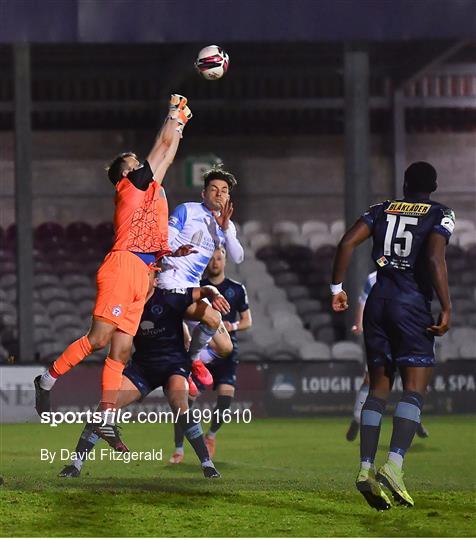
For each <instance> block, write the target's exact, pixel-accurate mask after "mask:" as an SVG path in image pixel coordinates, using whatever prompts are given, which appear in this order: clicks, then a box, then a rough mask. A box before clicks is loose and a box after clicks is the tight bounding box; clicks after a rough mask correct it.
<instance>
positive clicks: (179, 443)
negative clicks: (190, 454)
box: [174, 399, 195, 453]
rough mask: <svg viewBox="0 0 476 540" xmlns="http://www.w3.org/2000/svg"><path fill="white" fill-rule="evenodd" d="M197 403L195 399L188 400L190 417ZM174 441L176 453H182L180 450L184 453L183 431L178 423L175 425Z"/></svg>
mask: <svg viewBox="0 0 476 540" xmlns="http://www.w3.org/2000/svg"><path fill="white" fill-rule="evenodd" d="M194 403H195V401H194V400H193V399H189V400H188V410H189V416H190V411H191V410H192V409H193V405H194ZM174 441H175V451H177V452H178V453H180V450H181V451H182V452H183V429H182V428H181V427H180V424H179V423H178V422H175V424H174Z"/></svg>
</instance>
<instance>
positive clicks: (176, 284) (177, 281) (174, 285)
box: [157, 166, 244, 385]
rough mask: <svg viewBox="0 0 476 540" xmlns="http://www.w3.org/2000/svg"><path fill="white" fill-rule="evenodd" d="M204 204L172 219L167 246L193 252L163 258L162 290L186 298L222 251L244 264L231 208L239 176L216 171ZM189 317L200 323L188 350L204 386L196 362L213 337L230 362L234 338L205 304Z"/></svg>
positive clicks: (206, 380)
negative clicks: (188, 248)
mask: <svg viewBox="0 0 476 540" xmlns="http://www.w3.org/2000/svg"><path fill="white" fill-rule="evenodd" d="M203 181H204V186H203V191H202V202H201V203H197V202H187V203H184V204H180V205H179V206H177V208H175V210H174V211H173V213H172V214H171V216H170V218H169V244H170V246H171V248H172V249H173V246H175V245H182V243H183V242H184V239H187V240H186V244H190V245H192V246H193V248H194V251H193V252H192V253H191V254H190V255H189V256H188V257H189V260H188V261H187V262H186V263H184V261H178V259H175V258H170V257H165V258H164V259H163V263H162V269H161V270H162V271H161V272H160V273H159V274H158V277H157V286H158V287H159V288H161V289H167V290H169V291H173V292H176V293H178V294H180V293H182V294H184V293H185V291H186V289H188V288H191V287H199V286H200V279H201V278H202V274H203V272H204V270H205V268H206V267H207V265H208V262H209V261H210V259H211V257H212V255H213V253H214V251H215V250H216V249H217V248H219V247H221V246H224V247H225V249H226V250H227V252H228V254H229V256H230V258H231V259H232V260H233V261H234V262H235V263H241V262H242V261H243V258H244V251H243V248H242V246H241V244H240V242H239V240H238V239H237V237H236V227H235V225H234V224H233V222H232V221H231V219H230V218H231V215H232V213H233V204H232V202H231V201H230V192H231V191H232V189H233V188H234V186H235V185H236V179H235V177H234V176H233V175H232V174H231V173H229V172H227V171H225V170H224V169H222V168H221V166H218V167H213V168H212V169H210V170H209V171H207V172H206V173H205V174H204V176H203ZM185 318H186V319H189V320H193V321H199V324H198V325H197V326H196V327H195V328H194V330H193V332H192V339H191V343H190V348H189V354H190V357H191V358H192V360H193V365H192V372H193V374H194V375H195V377H196V378H197V379H198V380H200V382H202V383H203V384H205V385H209V384H211V383H212V381H213V379H212V377H211V375H210V373H209V372H208V370H207V369H206V368H205V367H204V366H203V364H202V363H201V362H200V361H198V356H199V353H200V351H201V350H202V349H203V348H204V347H205V346H206V345H207V344H208V343H209V341H210V340H211V339H212V338H213V337H215V339H214V342H215V344H216V345H217V347H218V348H219V354H220V356H223V357H226V356H228V355H229V354H231V352H232V351H233V344H232V342H231V339H230V336H229V334H228V332H227V330H226V328H225V326H224V324H223V323H222V319H221V314H220V313H219V312H218V311H217V310H215V309H213V308H212V306H211V305H210V303H208V302H205V301H200V302H195V303H194V304H192V305H191V306H190V307H189V308H188V309H187V311H186V313H185Z"/></svg>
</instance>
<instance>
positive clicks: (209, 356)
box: [200, 345, 220, 365]
mask: <svg viewBox="0 0 476 540" xmlns="http://www.w3.org/2000/svg"><path fill="white" fill-rule="evenodd" d="M217 358H220V355H219V354H217V353H216V352H215V351H214V350H213V349H212V348H211V347H210V346H209V345H208V346H207V347H205V348H204V349H202V350H201V351H200V360H201V361H202V362H203V363H204V364H205V365H207V364H209V363H210V362H213V360H216V359H217Z"/></svg>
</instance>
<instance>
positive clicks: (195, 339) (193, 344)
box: [188, 323, 216, 359]
mask: <svg viewBox="0 0 476 540" xmlns="http://www.w3.org/2000/svg"><path fill="white" fill-rule="evenodd" d="M215 334H216V329H215V328H210V327H209V326H208V325H206V324H204V323H200V324H197V326H196V327H195V328H194V329H193V332H192V340H191V341H190V348H189V350H188V352H189V354H190V357H191V358H192V359H195V358H197V356H198V354H199V353H200V351H201V350H202V349H203V348H204V347H206V345H208V343H209V342H210V341H211V339H212V337H213V336H214V335H215Z"/></svg>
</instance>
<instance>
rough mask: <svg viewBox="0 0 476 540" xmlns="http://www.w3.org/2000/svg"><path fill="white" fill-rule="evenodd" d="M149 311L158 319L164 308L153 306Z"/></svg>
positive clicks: (157, 305) (158, 305)
mask: <svg viewBox="0 0 476 540" xmlns="http://www.w3.org/2000/svg"><path fill="white" fill-rule="evenodd" d="M150 311H152V313H153V314H154V315H156V316H157V317H160V316H161V315H162V313H163V312H164V308H163V306H161V305H160V304H154V305H153V306H152V309H151V310H150Z"/></svg>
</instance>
